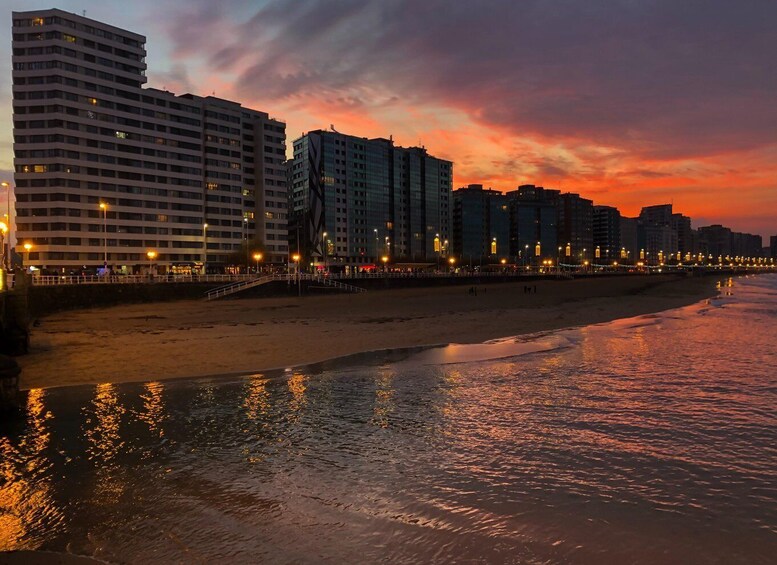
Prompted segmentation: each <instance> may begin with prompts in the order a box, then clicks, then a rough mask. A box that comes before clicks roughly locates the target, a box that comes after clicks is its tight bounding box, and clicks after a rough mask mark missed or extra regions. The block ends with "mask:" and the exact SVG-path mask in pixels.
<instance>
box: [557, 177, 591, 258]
mask: <svg viewBox="0 0 777 565" xmlns="http://www.w3.org/2000/svg"><path fill="white" fill-rule="evenodd" d="M558 202H559V203H558V241H559V243H561V244H562V245H564V244H565V243H568V244H569V245H570V246H571V251H572V253H571V257H572V258H573V259H575V260H577V261H578V262H580V263H582V262H584V261H591V259H592V258H593V253H594V252H593V246H594V237H593V213H594V203H593V202H592V201H591V200H588V199H587V198H582V197H581V196H580V195H579V194H573V193H569V192H568V193H565V194H561V195H559V201H558Z"/></svg>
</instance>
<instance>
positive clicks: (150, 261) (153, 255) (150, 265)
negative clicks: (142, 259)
mask: <svg viewBox="0 0 777 565" xmlns="http://www.w3.org/2000/svg"><path fill="white" fill-rule="evenodd" d="M156 256H157V252H156V251H154V250H153V249H149V250H148V251H146V257H148V274H149V275H153V272H152V268H153V266H154V265H153V262H154V259H156Z"/></svg>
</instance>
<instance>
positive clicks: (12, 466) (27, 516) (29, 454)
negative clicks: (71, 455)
mask: <svg viewBox="0 0 777 565" xmlns="http://www.w3.org/2000/svg"><path fill="white" fill-rule="evenodd" d="M45 396H46V392H45V391H44V390H42V389H32V390H30V391H29V393H28V395H27V403H26V406H25V408H26V415H27V420H26V424H27V431H26V434H25V435H24V436H22V438H21V441H19V443H18V444H17V445H14V444H13V443H12V441H11V440H10V439H9V438H7V437H3V436H0V551H2V550H8V549H16V548H19V549H34V548H35V547H37V545H38V544H40V543H41V542H42V541H44V540H45V539H46V538H47V537H55V536H56V535H57V534H58V533H59V531H60V530H61V528H62V526H63V524H64V521H65V518H64V515H63V513H62V510H61V509H60V507H59V505H58V504H57V503H56V501H55V493H54V486H53V485H52V478H51V474H50V471H51V468H52V466H53V463H52V461H51V460H50V459H49V458H48V449H49V445H50V439H51V433H50V431H49V430H48V429H47V422H48V421H49V420H50V419H51V418H52V415H51V413H50V412H48V410H47V409H46V405H45Z"/></svg>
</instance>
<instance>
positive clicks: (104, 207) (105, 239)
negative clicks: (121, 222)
mask: <svg viewBox="0 0 777 565" xmlns="http://www.w3.org/2000/svg"><path fill="white" fill-rule="evenodd" d="M100 210H102V211H103V269H107V268H108V205H107V204H106V203H105V202H100Z"/></svg>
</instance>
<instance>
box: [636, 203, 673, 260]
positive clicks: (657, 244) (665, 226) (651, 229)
mask: <svg viewBox="0 0 777 565" xmlns="http://www.w3.org/2000/svg"><path fill="white" fill-rule="evenodd" d="M638 238H639V248H640V258H641V259H644V260H645V261H646V262H647V263H649V264H658V263H661V262H664V261H667V260H668V258H669V257H672V256H674V255H675V254H676V253H677V251H678V240H677V230H676V229H675V228H674V220H673V212H672V205H671V204H658V205H655V206H645V207H644V208H642V211H641V212H640V214H639V225H638ZM643 255H644V257H642V256H643Z"/></svg>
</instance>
